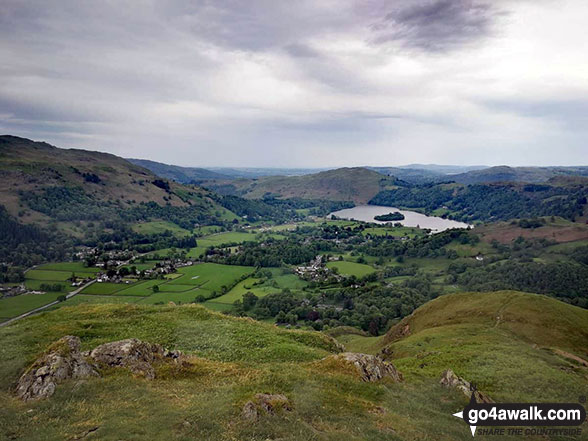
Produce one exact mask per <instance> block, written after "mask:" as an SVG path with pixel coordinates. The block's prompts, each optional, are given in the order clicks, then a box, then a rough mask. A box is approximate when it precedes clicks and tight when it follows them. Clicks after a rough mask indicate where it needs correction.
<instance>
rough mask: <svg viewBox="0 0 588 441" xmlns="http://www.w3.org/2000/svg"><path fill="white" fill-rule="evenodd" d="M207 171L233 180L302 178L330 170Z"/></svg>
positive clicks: (235, 168) (246, 169) (236, 169)
mask: <svg viewBox="0 0 588 441" xmlns="http://www.w3.org/2000/svg"><path fill="white" fill-rule="evenodd" d="M209 170H212V171H215V172H217V173H221V174H223V175H226V176H229V177H230V178H233V179H239V178H241V179H256V178H262V177H266V176H302V175H310V174H313V173H318V172H321V171H326V170H331V168H274V167H209Z"/></svg>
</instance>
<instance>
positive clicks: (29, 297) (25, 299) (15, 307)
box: [0, 292, 64, 321]
mask: <svg viewBox="0 0 588 441" xmlns="http://www.w3.org/2000/svg"><path fill="white" fill-rule="evenodd" d="M63 294H64V293H61V292H57V293H55V292H48V293H45V294H21V295H19V296H14V297H7V298H5V299H0V321H5V320H7V319H9V318H12V317H16V316H18V315H20V314H24V313H25V312H28V311H31V310H33V309H35V308H39V307H41V306H43V305H46V304H47V303H51V302H54V301H55V300H57V297H59V296H60V295H63Z"/></svg>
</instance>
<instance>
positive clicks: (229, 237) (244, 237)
mask: <svg viewBox="0 0 588 441" xmlns="http://www.w3.org/2000/svg"><path fill="white" fill-rule="evenodd" d="M254 240H255V234H253V233H244V232H239V231H227V232H225V233H218V234H210V235H208V236H203V237H199V238H198V239H196V243H197V245H198V246H197V247H196V248H192V249H191V250H190V252H189V253H188V256H189V257H193V258H197V257H199V256H200V255H201V254H204V252H205V251H206V249H207V248H208V247H211V246H215V247H218V246H220V245H223V244H229V243H243V242H247V241H254Z"/></svg>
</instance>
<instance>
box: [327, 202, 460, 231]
mask: <svg viewBox="0 0 588 441" xmlns="http://www.w3.org/2000/svg"><path fill="white" fill-rule="evenodd" d="M395 211H398V212H400V213H402V214H403V215H404V220H401V221H395V222H382V221H377V220H375V219H374V216H380V215H382V214H388V213H393V212H395ZM331 215H335V216H337V217H339V218H341V219H354V220H358V221H363V222H373V223H376V224H386V223H392V224H394V223H396V222H399V223H401V224H402V225H404V226H405V227H416V226H418V227H420V228H429V229H430V230H431V231H434V232H440V231H444V230H448V229H450V228H467V227H468V226H469V225H468V224H466V223H464V222H458V221H454V220H450V219H443V218H441V217H435V216H427V215H425V214H421V213H417V212H415V211H408V210H399V209H398V208H395V207H384V206H381V205H358V206H357V207H353V208H346V209H345V210H339V211H335V212H334V213H331V214H329V217H331Z"/></svg>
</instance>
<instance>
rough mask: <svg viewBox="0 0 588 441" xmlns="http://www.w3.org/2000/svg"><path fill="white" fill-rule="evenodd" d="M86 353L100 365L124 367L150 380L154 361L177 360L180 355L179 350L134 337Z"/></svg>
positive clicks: (153, 374) (153, 376) (152, 375)
mask: <svg viewBox="0 0 588 441" xmlns="http://www.w3.org/2000/svg"><path fill="white" fill-rule="evenodd" d="M86 354H87V356H88V357H90V358H91V359H92V360H94V361H95V362H96V363H98V365H100V366H107V367H124V368H127V369H129V370H130V371H131V372H132V373H134V374H137V375H141V376H144V377H145V378H147V379H150V380H151V379H153V378H155V369H154V368H153V363H154V362H156V361H161V360H164V359H171V360H178V359H179V358H180V357H181V355H182V354H181V352H179V351H168V350H166V349H165V348H164V347H163V346H161V345H158V344H156V343H146V342H143V341H141V340H138V339H136V338H129V339H126V340H120V341H114V342H112V343H105V344H103V345H100V346H98V347H97V348H95V349H93V350H92V351H89V352H87V353H86Z"/></svg>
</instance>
